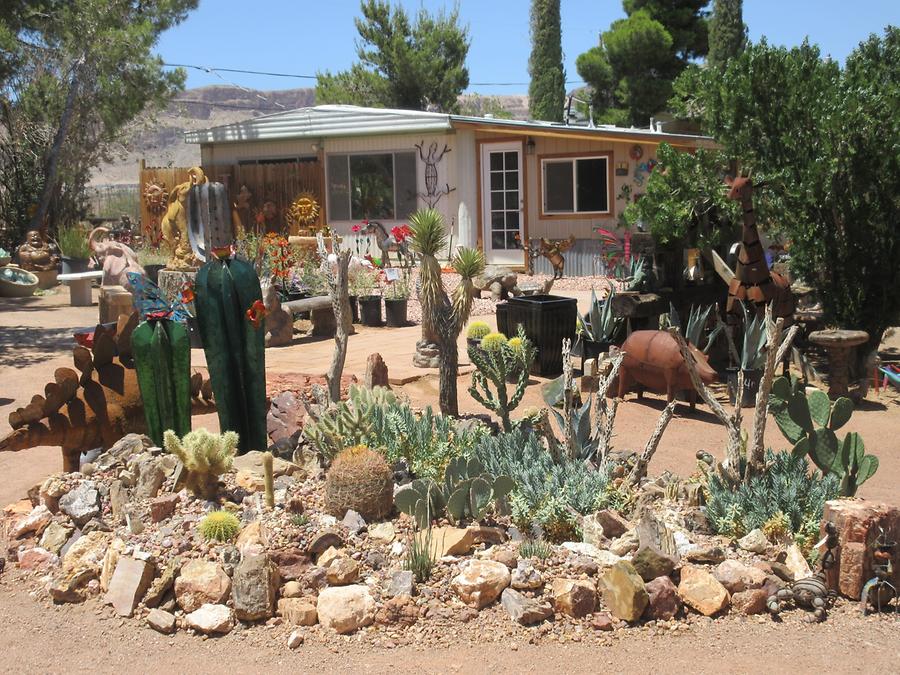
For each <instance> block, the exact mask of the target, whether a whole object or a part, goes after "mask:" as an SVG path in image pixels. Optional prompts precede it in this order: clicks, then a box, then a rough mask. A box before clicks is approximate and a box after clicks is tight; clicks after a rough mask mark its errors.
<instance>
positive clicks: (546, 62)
mask: <svg viewBox="0 0 900 675" xmlns="http://www.w3.org/2000/svg"><path fill="white" fill-rule="evenodd" d="M562 61H563V53H562V28H561V26H560V14H559V0H531V57H530V58H529V59H528V74H529V75H530V76H531V84H530V85H529V87H528V114H529V115H530V116H531V118H532V119H535V120H547V121H549V122H562V119H563V106H564V105H565V99H566V73H565V70H564V69H563V62H562Z"/></svg>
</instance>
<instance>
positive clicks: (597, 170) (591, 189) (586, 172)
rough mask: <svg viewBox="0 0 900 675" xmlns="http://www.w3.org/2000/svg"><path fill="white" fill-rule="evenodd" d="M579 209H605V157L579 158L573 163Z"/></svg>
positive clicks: (607, 208) (606, 207)
mask: <svg viewBox="0 0 900 675" xmlns="http://www.w3.org/2000/svg"><path fill="white" fill-rule="evenodd" d="M575 174H576V179H577V184H578V189H577V193H578V200H577V201H578V210H579V211H607V210H609V199H608V193H607V190H606V179H607V171H606V158H605V157H602V158H592V159H579V160H578V161H577V162H576V163H575Z"/></svg>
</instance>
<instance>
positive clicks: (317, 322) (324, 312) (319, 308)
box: [281, 295, 337, 337]
mask: <svg viewBox="0 0 900 675" xmlns="http://www.w3.org/2000/svg"><path fill="white" fill-rule="evenodd" d="M281 306H282V307H283V308H284V309H286V310H288V311H289V312H290V313H291V314H299V313H300V312H309V320H310V322H311V323H312V331H311V334H312V335H315V336H317V337H331V336H333V335H334V332H335V331H336V330H337V321H336V320H335V318H334V309H332V306H331V296H328V295H317V296H315V297H312V298H303V299H302V300H288V301H287V302H282V303H281Z"/></svg>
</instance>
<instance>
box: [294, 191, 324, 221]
mask: <svg viewBox="0 0 900 675" xmlns="http://www.w3.org/2000/svg"><path fill="white" fill-rule="evenodd" d="M288 213H289V214H290V217H291V220H293V221H294V222H295V223H296V224H297V225H300V226H303V225H311V224H312V223H314V222H316V220H317V219H318V218H319V202H318V201H316V197H315V195H314V194H312V193H311V192H301V193H300V194H299V195H298V196H297V198H296V199H295V200H294V201H293V203H291V206H290V208H289V209H288Z"/></svg>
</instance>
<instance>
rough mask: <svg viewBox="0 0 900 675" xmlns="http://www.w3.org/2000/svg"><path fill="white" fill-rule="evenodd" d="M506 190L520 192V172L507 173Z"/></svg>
mask: <svg viewBox="0 0 900 675" xmlns="http://www.w3.org/2000/svg"><path fill="white" fill-rule="evenodd" d="M506 189H507V190H518V189H519V172H518V171H507V172H506Z"/></svg>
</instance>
